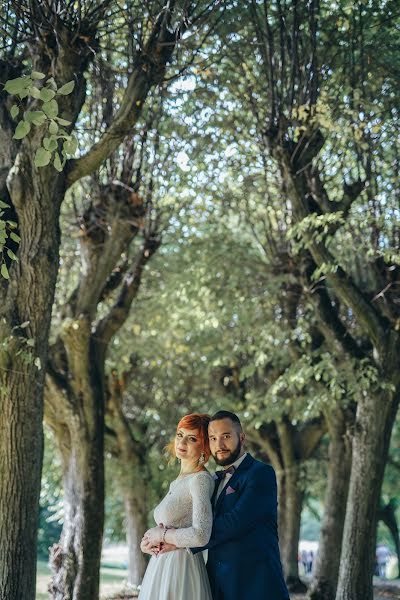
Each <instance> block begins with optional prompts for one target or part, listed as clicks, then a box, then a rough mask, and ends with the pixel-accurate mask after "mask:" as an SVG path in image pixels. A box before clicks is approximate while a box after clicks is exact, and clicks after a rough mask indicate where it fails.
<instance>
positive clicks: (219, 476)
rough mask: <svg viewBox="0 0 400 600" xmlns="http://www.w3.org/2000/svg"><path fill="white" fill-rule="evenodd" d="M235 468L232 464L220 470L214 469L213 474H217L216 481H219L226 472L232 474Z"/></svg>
mask: <svg viewBox="0 0 400 600" xmlns="http://www.w3.org/2000/svg"><path fill="white" fill-rule="evenodd" d="M235 470H236V469H235V467H234V466H233V465H232V466H231V467H228V468H227V469H222V470H221V471H215V475H216V476H217V478H218V481H221V479H223V478H224V477H225V475H227V474H228V473H230V474H231V475H233V474H234V472H235Z"/></svg>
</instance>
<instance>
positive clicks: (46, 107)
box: [42, 99, 58, 119]
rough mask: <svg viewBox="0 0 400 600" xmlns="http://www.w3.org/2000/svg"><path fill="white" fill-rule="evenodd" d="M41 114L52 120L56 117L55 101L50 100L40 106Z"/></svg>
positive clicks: (56, 105) (56, 107) (56, 106)
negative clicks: (43, 113)
mask: <svg viewBox="0 0 400 600" xmlns="http://www.w3.org/2000/svg"><path fill="white" fill-rule="evenodd" d="M42 109H43V112H45V113H46V115H47V116H48V117H50V118H51V119H54V117H56V116H57V115H58V104H57V100H54V99H53V100H50V102H45V103H44V104H43V106H42Z"/></svg>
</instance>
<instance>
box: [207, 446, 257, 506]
mask: <svg viewBox="0 0 400 600" xmlns="http://www.w3.org/2000/svg"><path fill="white" fill-rule="evenodd" d="M253 462H254V458H253V457H252V456H250V454H247V456H246V458H244V459H243V460H242V462H241V463H240V465H239V466H238V468H237V469H236V471H235V472H234V474H233V475H232V477H230V478H229V479H228V481H227V482H226V483H225V485H224V487H223V488H222V491H221V493H220V495H219V496H218V500H217V502H216V504H215V509H214V513H215V514H217V512H218V510H219V509H220V508H221V504H222V501H223V499H224V498H225V493H226V488H227V487H228V486H229V485H230V486H232V487H234V485H235V483H236V481H237V479H238V478H239V477H240V476H241V475H243V473H245V472H246V471H247V470H248V469H249V468H250V466H251V465H252V463H253ZM217 483H218V482H217ZM217 490H218V485H216V486H215V490H214V496H213V498H215V497H216V494H217Z"/></svg>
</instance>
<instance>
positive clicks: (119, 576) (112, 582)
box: [36, 560, 128, 600]
mask: <svg viewBox="0 0 400 600" xmlns="http://www.w3.org/2000/svg"><path fill="white" fill-rule="evenodd" d="M127 575H128V571H127V570H126V569H115V568H112V567H108V566H107V567H102V568H101V569H100V594H101V596H102V597H103V596H105V595H107V594H112V593H115V592H117V591H119V590H120V589H121V588H122V587H123V585H124V583H125V582H126V578H127ZM49 581H50V569H49V567H48V565H47V562H46V561H44V560H38V562H37V582H36V600H49V594H48V592H47V586H48V583H49Z"/></svg>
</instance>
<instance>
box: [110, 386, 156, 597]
mask: <svg viewBox="0 0 400 600" xmlns="http://www.w3.org/2000/svg"><path fill="white" fill-rule="evenodd" d="M123 392H124V385H122V384H121V381H120V380H119V379H118V378H117V377H116V375H111V377H110V381H109V395H108V401H107V424H108V425H109V426H110V427H111V429H112V431H113V433H114V434H115V439H114V440H113V449H112V453H113V454H114V460H115V461H116V463H117V465H118V470H117V480H118V485H119V488H120V490H121V495H122V496H123V499H124V505H125V515H126V539H127V544H128V552H129V556H128V581H129V583H130V584H131V585H133V586H138V585H139V584H140V583H141V582H142V579H143V576H144V572H145V570H146V564H147V561H146V558H145V555H144V554H143V553H142V551H141V550H140V541H141V539H142V536H143V534H144V532H145V531H146V530H147V510H148V499H147V496H148V481H149V474H148V470H147V464H146V454H147V452H148V448H147V447H146V446H145V445H144V444H141V443H139V442H138V441H137V440H136V439H135V436H134V434H133V428H132V427H131V425H130V423H129V421H128V419H127V418H126V416H125V414H124V412H123V409H122V402H123ZM136 425H137V426H138V424H136ZM143 434H145V432H144V431H141V435H140V438H143V439H146V437H145V435H143Z"/></svg>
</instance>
